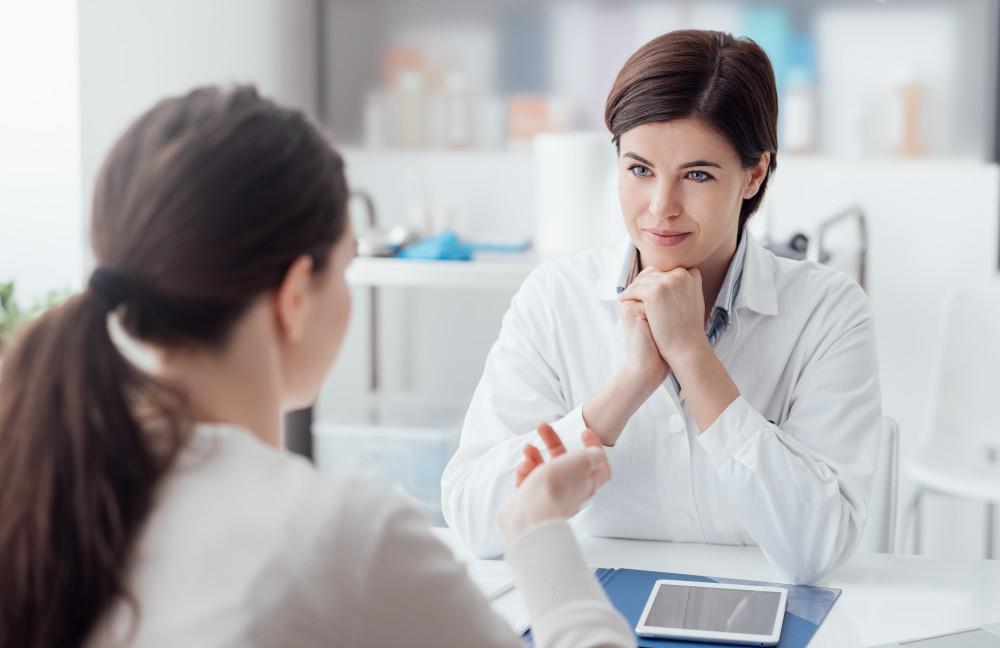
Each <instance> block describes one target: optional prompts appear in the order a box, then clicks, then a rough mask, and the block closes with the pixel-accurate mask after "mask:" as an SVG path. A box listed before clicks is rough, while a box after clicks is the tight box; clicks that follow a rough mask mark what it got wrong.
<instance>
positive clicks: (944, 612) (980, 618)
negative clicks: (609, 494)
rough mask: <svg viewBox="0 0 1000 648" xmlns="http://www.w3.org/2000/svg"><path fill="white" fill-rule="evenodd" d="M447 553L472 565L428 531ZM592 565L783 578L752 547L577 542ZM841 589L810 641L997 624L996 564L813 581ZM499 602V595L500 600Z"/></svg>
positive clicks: (901, 568) (885, 565) (846, 644)
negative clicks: (827, 614)
mask: <svg viewBox="0 0 1000 648" xmlns="http://www.w3.org/2000/svg"><path fill="white" fill-rule="evenodd" d="M435 534H436V535H438V537H439V538H441V539H442V540H443V541H444V542H445V543H446V544H448V545H449V546H450V547H451V548H452V550H453V551H454V552H455V555H456V556H457V557H458V558H459V559H460V560H464V561H467V562H470V564H473V565H474V564H475V563H493V562H495V561H475V560H474V559H471V558H470V556H469V553H468V551H467V550H466V549H465V548H464V546H463V545H462V544H461V541H460V540H458V538H457V537H456V536H455V534H454V532H452V531H451V530H450V529H435ZM580 545H581V547H582V548H583V554H584V556H585V557H586V559H587V562H588V563H590V564H591V565H592V566H594V567H628V568H632V569H648V570H652V571H670V572H680V573H686V574H700V575H703V576H714V577H724V578H742V579H748V580H763V581H781V580H783V579H782V578H781V577H780V576H779V574H778V572H777V570H775V569H774V568H773V567H772V566H771V565H770V564H769V563H768V562H767V560H766V559H765V558H764V556H763V555H762V554H761V551H760V549H758V548H757V547H733V546H720V545H701V544H679V543H671V542H649V541H642V540H614V539H608V538H592V537H584V538H581V539H580ZM817 584H818V585H824V586H827V587H837V588H840V589H842V590H843V594H841V597H840V599H839V600H838V601H837V604H836V605H834V606H833V610H832V611H831V612H830V616H829V617H827V619H826V621H825V622H824V623H823V625H822V626H820V629H819V631H818V632H817V633H816V636H815V637H814V638H813V640H812V642H811V643H810V647H811V648H812V647H816V648H851V647H854V646H874V645H878V644H882V643H887V642H890V641H898V640H904V639H915V638H919V637H924V636H928V635H933V634H941V633H945V632H952V631H955V630H958V629H961V628H966V627H971V626H979V625H986V624H989V623H996V622H998V621H1000V561H996V560H969V559H940V558H927V557H923V556H904V555H892V554H856V555H855V556H854V557H853V558H852V559H851V560H850V561H849V562H848V563H847V564H846V565H844V566H843V567H841V568H840V569H838V570H836V571H834V572H833V573H832V574H830V575H829V576H828V577H826V578H824V579H823V580H822V581H820V582H819V583H817ZM502 598H503V597H501V599H502Z"/></svg>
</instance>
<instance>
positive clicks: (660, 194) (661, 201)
mask: <svg viewBox="0 0 1000 648" xmlns="http://www.w3.org/2000/svg"><path fill="white" fill-rule="evenodd" d="M649 213H650V214H652V215H653V216H656V218H657V219H661V218H674V217H676V216H680V214H681V200H680V191H679V190H678V189H677V187H675V186H674V183H673V182H671V180H670V179H669V178H664V179H658V181H657V183H656V188H655V189H654V193H653V197H652V199H651V200H650V201H649Z"/></svg>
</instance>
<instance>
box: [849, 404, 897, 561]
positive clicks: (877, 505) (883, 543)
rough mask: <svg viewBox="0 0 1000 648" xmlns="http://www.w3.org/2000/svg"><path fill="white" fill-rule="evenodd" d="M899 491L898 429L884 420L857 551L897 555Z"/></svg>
mask: <svg viewBox="0 0 1000 648" xmlns="http://www.w3.org/2000/svg"><path fill="white" fill-rule="evenodd" d="M898 489H899V425H897V423H896V421H894V420H893V419H891V418H888V417H886V418H883V419H882V436H881V439H880V440H879V448H878V464H876V466H875V480H874V482H873V483H872V496H871V500H870V501H869V504H868V519H867V521H866V522H865V530H864V532H863V533H862V535H861V544H860V546H859V547H858V551H875V552H879V553H894V552H895V550H896V516H897V510H896V509H897V502H898V500H899V498H898Z"/></svg>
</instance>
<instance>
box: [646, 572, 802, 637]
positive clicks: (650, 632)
mask: <svg viewBox="0 0 1000 648" xmlns="http://www.w3.org/2000/svg"><path fill="white" fill-rule="evenodd" d="M661 585H675V586H680V587H703V588H708V589H734V590H743V591H755V592H774V593H777V594H779V595H780V596H781V598H780V599H779V600H778V606H777V608H778V609H777V612H776V615H775V618H774V621H773V622H772V623H771V634H766V635H763V634H745V633H742V632H719V631H716V630H691V629H688V628H670V627H664V626H651V625H646V617H647V616H648V615H649V610H650V609H651V608H652V607H653V601H654V600H656V595H657V594H658V593H659V591H660V586H661ZM787 603H788V590H786V589H784V588H783V587H766V586H764V585H734V584H730V583H703V582H698V581H684V580H658V581H656V583H655V584H654V585H653V590H652V591H651V592H650V593H649V598H648V599H647V600H646V607H645V608H643V610H642V615H641V616H640V617H639V623H637V624H636V626H635V631H636V633H638V635H639V636H640V637H655V638H660V639H687V640H689V641H715V642H719V643H734V644H755V645H758V646H774V645H777V643H778V640H779V639H781V625H782V623H783V622H784V620H785V606H786V604H787Z"/></svg>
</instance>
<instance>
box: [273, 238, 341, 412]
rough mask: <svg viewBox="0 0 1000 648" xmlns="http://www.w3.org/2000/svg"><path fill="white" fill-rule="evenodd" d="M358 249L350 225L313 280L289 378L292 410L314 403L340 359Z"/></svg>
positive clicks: (289, 396) (289, 395)
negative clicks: (350, 272)
mask: <svg viewBox="0 0 1000 648" xmlns="http://www.w3.org/2000/svg"><path fill="white" fill-rule="evenodd" d="M356 247H357V244H356V241H355V239H354V232H353V231H352V230H351V228H350V225H349V224H348V227H347V228H346V229H345V230H344V233H343V234H342V235H341V237H340V240H339V241H337V243H336V244H335V245H334V248H333V251H332V252H331V254H330V259H329V261H328V263H327V264H326V267H325V268H324V269H323V270H322V271H321V272H319V273H317V274H314V275H313V276H312V277H311V279H310V284H311V285H310V287H309V290H310V292H311V293H312V294H311V295H310V300H309V301H310V308H309V313H308V317H307V319H306V321H305V325H304V328H303V334H302V339H301V340H300V342H299V343H298V344H296V351H295V353H294V355H295V358H294V363H293V364H294V370H293V371H292V372H290V374H291V375H289V376H288V379H289V387H290V390H289V391H290V392H291V393H290V394H288V395H287V397H288V399H289V401H290V405H291V406H292V408H299V407H306V406H307V405H309V404H310V403H312V402H313V400H315V398H316V395H317V394H318V393H319V389H320V387H321V386H322V384H323V380H324V379H325V378H326V375H327V373H328V372H329V370H330V366H331V365H332V364H333V361H334V359H336V357H337V352H338V351H339V350H340V344H341V342H343V340H344V335H345V334H346V332H347V324H348V321H349V320H350V317H351V291H350V288H349V287H348V286H347V280H346V279H345V277H344V273H345V271H346V270H347V266H348V264H350V262H351V260H352V259H353V258H354V253H355V249H356Z"/></svg>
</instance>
